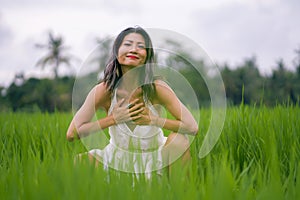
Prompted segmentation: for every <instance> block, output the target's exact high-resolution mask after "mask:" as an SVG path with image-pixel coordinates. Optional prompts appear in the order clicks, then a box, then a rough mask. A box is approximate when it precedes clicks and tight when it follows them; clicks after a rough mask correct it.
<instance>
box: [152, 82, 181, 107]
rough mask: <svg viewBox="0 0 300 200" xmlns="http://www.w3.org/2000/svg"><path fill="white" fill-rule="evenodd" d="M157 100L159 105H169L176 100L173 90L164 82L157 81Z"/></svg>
mask: <svg viewBox="0 0 300 200" xmlns="http://www.w3.org/2000/svg"><path fill="white" fill-rule="evenodd" d="M154 84H155V90H156V95H155V96H156V98H155V99H156V100H157V101H158V102H159V103H163V104H165V103H168V102H169V101H170V100H172V98H176V95H175V93H174V92H173V90H172V88H171V87H170V86H169V85H168V84H167V83H166V82H165V81H163V80H155V81H154Z"/></svg>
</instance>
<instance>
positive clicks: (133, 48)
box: [129, 45, 137, 53]
mask: <svg viewBox="0 0 300 200" xmlns="http://www.w3.org/2000/svg"><path fill="white" fill-rule="evenodd" d="M129 52H130V53H136V52H137V45H132V47H131V48H130V50H129Z"/></svg>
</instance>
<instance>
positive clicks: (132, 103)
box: [127, 99, 139, 108]
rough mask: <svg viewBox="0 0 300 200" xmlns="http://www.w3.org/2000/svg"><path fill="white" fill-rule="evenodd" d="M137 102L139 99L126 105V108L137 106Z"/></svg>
mask: <svg viewBox="0 0 300 200" xmlns="http://www.w3.org/2000/svg"><path fill="white" fill-rule="evenodd" d="M138 102H139V99H135V100H133V101H131V102H130V103H129V104H128V106H127V107H128V108H130V107H132V106H129V105H135V104H137V103H138Z"/></svg>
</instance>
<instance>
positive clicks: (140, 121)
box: [131, 107, 155, 125]
mask: <svg viewBox="0 0 300 200" xmlns="http://www.w3.org/2000/svg"><path fill="white" fill-rule="evenodd" d="M154 118H155V117H154V116H153V115H152V114H151V112H150V111H149V108H147V107H143V111H142V112H140V113H139V114H137V115H136V116H133V117H131V119H132V121H133V122H134V124H136V125H151V124H152V122H153V120H154Z"/></svg>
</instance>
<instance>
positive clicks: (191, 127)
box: [152, 117, 198, 135]
mask: <svg viewBox="0 0 300 200" xmlns="http://www.w3.org/2000/svg"><path fill="white" fill-rule="evenodd" d="M152 125H154V126H158V127H161V128H164V129H167V130H170V131H173V132H176V133H183V134H189V135H196V134H197V133H198V125H197V124H196V123H188V122H182V121H180V120H175V119H167V118H161V117H155V119H154V120H153V124H152Z"/></svg>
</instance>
